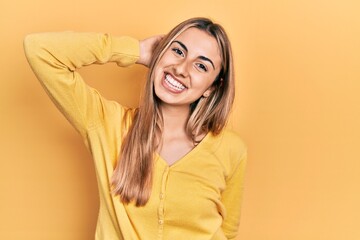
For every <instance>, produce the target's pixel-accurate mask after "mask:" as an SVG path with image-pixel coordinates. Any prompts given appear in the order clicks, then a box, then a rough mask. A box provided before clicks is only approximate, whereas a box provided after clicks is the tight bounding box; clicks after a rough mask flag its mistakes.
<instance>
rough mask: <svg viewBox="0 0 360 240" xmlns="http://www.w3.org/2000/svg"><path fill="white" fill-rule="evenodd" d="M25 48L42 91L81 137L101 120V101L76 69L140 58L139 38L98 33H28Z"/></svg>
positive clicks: (126, 64)
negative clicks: (43, 90)
mask: <svg viewBox="0 0 360 240" xmlns="http://www.w3.org/2000/svg"><path fill="white" fill-rule="evenodd" d="M24 49H25V55H26V57H27V60H28V62H29V64H30V66H31V68H32V69H33V71H34V73H35V75H36V76H37V78H38V79H39V81H40V82H41V84H42V86H43V87H44V89H45V91H46V92H47V93H48V95H49V96H50V98H51V99H52V100H53V102H54V103H55V105H56V106H57V107H58V108H59V110H60V111H61V112H62V113H63V114H64V116H65V117H66V118H67V119H68V120H69V121H70V123H71V124H72V125H73V126H74V127H75V128H76V130H77V131H78V132H79V133H80V134H81V135H82V136H83V137H84V136H85V134H86V130H87V129H88V128H89V127H91V126H92V125H94V124H97V123H98V122H99V121H101V118H102V117H103V116H102V113H103V112H102V107H101V106H102V101H103V100H102V98H101V96H100V95H99V94H98V93H97V91H96V90H95V89H93V88H91V87H89V86H88V85H86V84H85V82H84V81H83V79H82V78H81V76H80V75H79V73H78V72H76V69H78V68H81V67H83V66H86V65H90V64H104V63H107V62H115V63H116V64H117V65H118V66H122V67H125V66H129V65H131V64H133V63H135V62H136V60H137V59H138V57H139V42H138V40H136V39H133V38H130V37H113V36H111V35H108V34H100V33H74V32H61V33H39V34H31V35H28V36H26V38H25V40H24Z"/></svg>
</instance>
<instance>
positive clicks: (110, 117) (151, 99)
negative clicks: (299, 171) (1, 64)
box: [24, 18, 246, 240]
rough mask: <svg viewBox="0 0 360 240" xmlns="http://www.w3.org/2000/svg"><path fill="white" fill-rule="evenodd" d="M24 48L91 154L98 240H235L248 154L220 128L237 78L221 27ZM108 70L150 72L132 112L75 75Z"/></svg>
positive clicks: (202, 24) (38, 39) (43, 41)
mask: <svg viewBox="0 0 360 240" xmlns="http://www.w3.org/2000/svg"><path fill="white" fill-rule="evenodd" d="M24 45H25V52H26V56H27V59H28V61H29V63H30V65H31V67H32V69H33V71H34V72H35V74H36V76H37V78H38V79H39V80H40V82H41V83H42V85H43V86H44V88H45V90H46V91H47V93H48V94H49V95H50V97H51V99H52V100H53V101H54V102H55V104H56V105H57V107H58V108H59V109H60V111H61V112H62V113H63V114H64V115H65V117H66V118H67V119H68V120H69V121H70V122H71V123H72V125H73V126H74V127H75V128H76V129H77V131H78V132H79V133H80V134H81V136H82V137H83V139H84V141H85V144H86V146H87V147H88V148H89V150H90V151H91V153H92V156H93V159H94V162H95V167H96V173H97V180H98V185H99V194H100V211H99V218H98V224H97V229H96V237H95V238H96V239H103V240H112V239H126V240H127V239H150V240H154V239H171V240H173V239H191V240H197V239H199V240H200V239H235V238H236V236H237V231H238V226H239V219H240V207H241V198H242V187H243V174H244V168H245V163H246V149H245V146H244V144H243V143H242V141H241V139H240V138H239V137H238V136H237V135H236V134H235V133H234V132H231V131H230V130H226V129H225V128H224V127H225V124H226V121H227V118H228V115H229V112H230V109H231V106H232V103H233V99H234V73H233V65H232V53H231V47H230V43H229V40H228V37H227V35H226V33H225V31H224V30H223V28H222V27H221V26H220V25H218V24H215V23H213V22H212V21H211V20H209V19H206V18H193V19H189V20H187V21H185V22H182V23H180V24H179V25H178V26H176V27H175V28H174V29H173V30H171V31H170V33H169V34H167V35H166V36H155V37H151V38H148V39H145V40H143V41H140V42H139V41H137V40H135V39H133V38H130V37H115V36H111V35H108V34H95V33H73V32H63V33H42V34H33V35H29V36H27V37H26V39H25V41H24ZM107 62H115V63H117V64H118V65H119V66H122V67H125V66H129V65H131V64H134V63H138V64H143V65H145V66H148V67H149V74H148V78H147V81H146V85H145V89H144V93H143V96H142V100H141V102H140V106H139V107H138V108H136V109H129V108H126V107H124V106H121V105H119V104H118V103H116V102H113V101H108V100H106V99H104V98H103V97H102V96H101V95H100V94H99V93H98V92H97V91H96V90H94V89H92V88H91V87H89V86H87V85H86V84H85V83H84V81H83V80H82V78H81V76H80V75H79V74H78V73H77V72H76V69H78V68H80V67H83V66H86V65H89V64H95V63H96V64H104V63H107ZM134 81H135V80H134Z"/></svg>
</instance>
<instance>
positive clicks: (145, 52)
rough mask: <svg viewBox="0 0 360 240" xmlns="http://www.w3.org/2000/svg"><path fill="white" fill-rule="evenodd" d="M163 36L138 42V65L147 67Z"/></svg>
mask: <svg viewBox="0 0 360 240" xmlns="http://www.w3.org/2000/svg"><path fill="white" fill-rule="evenodd" d="M163 37H164V35H156V36H152V37H149V38H146V39H143V40H141V41H140V57H139V59H138V60H137V61H136V63H138V64H142V65H144V66H146V67H149V65H150V61H151V58H152V54H153V52H154V49H155V47H156V46H157V45H158V44H159V42H160V41H161V39H163Z"/></svg>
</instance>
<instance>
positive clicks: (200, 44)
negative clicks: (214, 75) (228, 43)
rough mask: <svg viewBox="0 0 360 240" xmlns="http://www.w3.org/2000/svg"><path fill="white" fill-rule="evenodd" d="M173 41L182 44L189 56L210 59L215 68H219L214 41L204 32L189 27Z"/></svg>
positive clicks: (217, 53)
mask: <svg viewBox="0 0 360 240" xmlns="http://www.w3.org/2000/svg"><path fill="white" fill-rule="evenodd" d="M174 40H175V41H180V42H182V43H183V44H184V45H185V46H186V48H187V49H188V54H189V55H194V56H196V57H198V56H204V57H207V58H210V59H211V60H212V61H213V62H214V64H215V66H221V55H220V50H219V45H218V43H217V41H216V39H215V38H214V37H213V36H211V35H210V34H209V33H207V32H205V31H204V30H200V29H198V28H195V27H191V28H189V29H186V30H185V31H184V32H182V33H181V34H180V35H179V36H178V37H176V38H175V39H174Z"/></svg>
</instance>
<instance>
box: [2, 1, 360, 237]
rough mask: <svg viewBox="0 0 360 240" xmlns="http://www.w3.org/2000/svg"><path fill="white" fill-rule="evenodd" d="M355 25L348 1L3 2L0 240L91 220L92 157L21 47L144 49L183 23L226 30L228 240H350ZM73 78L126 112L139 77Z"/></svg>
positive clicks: (354, 232)
mask: <svg viewBox="0 0 360 240" xmlns="http://www.w3.org/2000/svg"><path fill="white" fill-rule="evenodd" d="M359 13H360V3H359V1H356V0H353V1H350V0H293V1H291V0H289V1H280V0H274V1H269V0H267V1H265V0H243V1H241V0H240V1H235V0H233V1H226V0H223V1H220V0H214V1H209V0H196V1H194V0H181V1H179V0H173V1H166V0H156V1H145V0H142V1H119V0H118V1H115V0H104V1H91V0H90V1H89V0H87V1H85V0H77V1H74V0H63V1H49V0H47V1H45V0H32V1H25V0H22V1H11V0H1V2H0V30H1V31H0V71H1V77H0V80H1V85H0V86H1V87H0V147H1V151H0V194H1V195H0V196H1V197H0V239H6V240H12V239H16V240H18V239H28V240H41V239H44V240H47V239H50V240H52V239H54V240H55V239H59V240H64V239H66V240H68V239H69V240H72V239H73V240H88V239H93V235H94V228H95V224H96V217H97V208H98V197H97V188H96V181H95V172H94V169H93V164H92V162H91V159H90V155H89V153H88V152H87V150H86V149H85V147H84V146H83V144H82V142H81V139H80V137H79V136H78V135H77V133H76V132H75V131H74V130H73V129H72V127H71V126H70V124H68V123H67V122H66V120H65V119H64V117H63V116H61V114H60V113H59V112H58V111H57V110H56V109H55V108H54V106H53V104H52V103H51V102H50V100H49V99H48V98H47V96H46V94H45V93H44V91H43V90H42V89H41V87H40V84H38V82H37V80H36V79H35V76H34V75H33V73H32V72H31V70H30V68H29V66H28V64H27V62H26V60H25V57H24V54H23V49H22V40H23V38H24V36H25V35H26V34H27V33H30V32H42V31H62V30H75V31H96V32H99V31H100V32H110V33H112V34H116V35H131V36H134V37H137V38H144V37H147V36H149V35H152V34H158V33H166V32H167V31H169V30H170V29H171V28H172V27H173V26H174V25H175V24H177V23H179V22H180V21H182V20H184V19H186V18H188V17H193V16H206V17H211V18H213V19H214V20H217V21H218V22H220V23H221V24H223V25H224V27H225V28H226V29H227V31H228V33H229V35H230V38H231V41H232V44H233V49H234V55H235V64H236V76H237V99H236V103H235V108H234V111H233V115H232V118H231V126H232V127H233V128H234V129H236V131H238V132H239V133H240V134H241V135H242V136H243V139H244V140H245V142H246V143H247V145H248V149H249V164H248V169H247V174H246V190H245V196H244V203H243V214H242V220H241V227H240V237H239V239H242V240H298V239H299V240H300V239H301V240H304V239H306V240H313V239H314V240H315V239H316V240H319V239H320V240H322V239H324V240H325V239H326V240H357V239H360V228H359V226H360V184H359V182H360V153H359V146H360V144H359V143H360V126H359V123H360V96H359V94H360V70H359V69H360V14H359ZM81 73H82V74H83V76H84V78H85V79H86V81H87V82H88V83H89V84H90V85H92V86H94V87H96V88H98V89H99V90H100V91H101V92H102V94H103V95H104V96H106V97H108V98H111V99H115V100H118V101H120V102H122V103H124V104H127V105H132V106H135V105H136V102H137V99H138V95H137V92H138V91H139V86H140V84H141V83H142V79H143V78H144V76H145V73H146V71H145V68H143V67H141V66H134V67H131V68H129V69H121V68H118V67H116V66H115V65H106V66H91V67H88V68H84V69H82V70H81ZM119 78H124V79H128V80H126V81H125V82H126V83H127V84H123V83H124V81H122V82H121V83H122V84H120V81H117V79H119Z"/></svg>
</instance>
